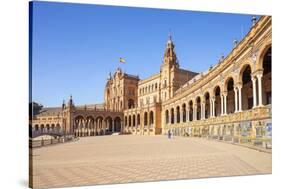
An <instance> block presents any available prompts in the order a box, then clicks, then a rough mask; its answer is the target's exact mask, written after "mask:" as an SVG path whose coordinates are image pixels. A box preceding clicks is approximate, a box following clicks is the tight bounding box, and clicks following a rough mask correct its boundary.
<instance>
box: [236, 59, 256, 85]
mask: <svg viewBox="0 0 281 189" xmlns="http://www.w3.org/2000/svg"><path fill="white" fill-rule="evenodd" d="M246 70H247V71H248V70H250V71H251V73H252V71H253V68H252V65H251V63H250V62H246V63H244V64H242V66H240V70H239V75H238V83H242V82H243V73H244V72H245V71H246Z"/></svg>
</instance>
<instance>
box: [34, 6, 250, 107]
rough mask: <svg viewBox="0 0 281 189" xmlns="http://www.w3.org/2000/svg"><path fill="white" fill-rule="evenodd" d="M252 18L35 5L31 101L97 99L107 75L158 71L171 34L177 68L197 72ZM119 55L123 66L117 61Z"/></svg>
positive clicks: (229, 45) (145, 74)
mask: <svg viewBox="0 0 281 189" xmlns="http://www.w3.org/2000/svg"><path fill="white" fill-rule="evenodd" d="M251 17H252V15H241V14H223V13H207V12H194V11H177V10H163V9H144V8H129V7H116V6H115V7H114V6H97V5H86V4H69V3H50V2H35V3H34V6H33V38H32V43H33V57H32V77H33V80H32V90H33V91H32V96H33V101H36V102H39V103H42V104H43V105H44V106H60V105H61V103H62V100H63V99H66V100H67V99H68V98H69V95H70V94H72V96H73V99H74V102H75V104H79V105H83V104H92V103H101V102H103V93H104V86H105V82H106V78H107V76H108V74H109V72H112V73H113V72H114V71H115V70H116V68H117V67H121V69H123V70H124V71H125V72H127V73H129V74H135V75H139V76H140V78H146V77H148V76H150V75H152V74H155V73H158V72H159V70H160V65H161V63H162V58H163V54H164V49H165V45H166V41H167V39H168V34H169V31H170V30H171V33H172V36H173V41H174V43H175V48H176V53H177V56H178V59H179V63H180V66H181V67H182V68H185V69H188V70H192V71H196V72H202V71H205V70H207V69H208V68H209V67H210V65H214V64H216V63H217V62H218V59H219V58H220V56H221V55H222V54H224V55H227V54H228V52H230V51H231V49H232V48H233V40H234V38H237V39H238V40H240V39H241V38H242V37H243V36H244V35H245V34H246V33H247V32H248V31H249V29H250V27H251ZM119 57H123V58H125V60H126V64H120V63H119Z"/></svg>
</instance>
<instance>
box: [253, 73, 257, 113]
mask: <svg viewBox="0 0 281 189" xmlns="http://www.w3.org/2000/svg"><path fill="white" fill-rule="evenodd" d="M252 84H253V108H255V107H256V106H257V87H256V78H255V76H252Z"/></svg>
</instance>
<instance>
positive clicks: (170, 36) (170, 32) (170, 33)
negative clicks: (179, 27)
mask: <svg viewBox="0 0 281 189" xmlns="http://www.w3.org/2000/svg"><path fill="white" fill-rule="evenodd" d="M169 39H170V40H172V31H171V28H170V29H169Z"/></svg>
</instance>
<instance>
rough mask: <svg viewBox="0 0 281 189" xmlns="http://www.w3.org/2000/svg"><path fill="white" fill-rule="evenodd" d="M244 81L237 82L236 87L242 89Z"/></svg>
mask: <svg viewBox="0 0 281 189" xmlns="http://www.w3.org/2000/svg"><path fill="white" fill-rule="evenodd" d="M242 86H243V84H242V82H239V83H236V85H235V86H234V88H237V89H242Z"/></svg>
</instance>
